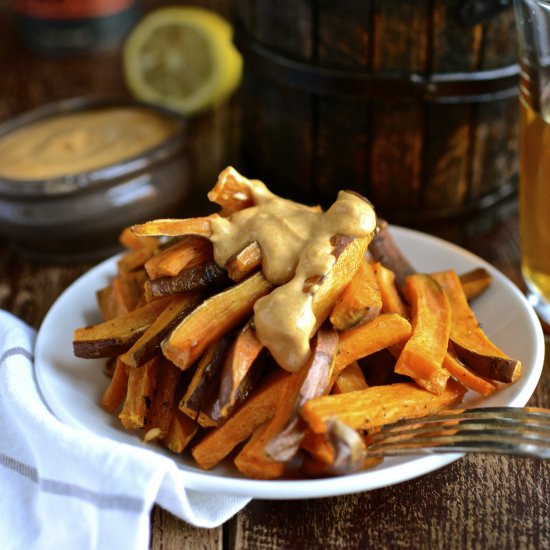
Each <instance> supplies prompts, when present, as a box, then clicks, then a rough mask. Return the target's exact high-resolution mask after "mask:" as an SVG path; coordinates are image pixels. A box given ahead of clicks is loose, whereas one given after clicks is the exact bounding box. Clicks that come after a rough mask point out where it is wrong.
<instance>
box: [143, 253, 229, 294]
mask: <svg viewBox="0 0 550 550" xmlns="http://www.w3.org/2000/svg"><path fill="white" fill-rule="evenodd" d="M228 282H229V279H228V278H227V272H226V271H225V269H223V268H222V267H219V266H218V265H217V264H216V263H215V262H213V261H208V262H205V263H204V264H201V265H195V266H193V267H186V268H185V269H182V270H181V271H180V272H179V273H178V274H177V275H173V276H171V277H159V278H158V279H152V280H149V281H146V283H145V293H146V294H147V296H149V297H152V298H159V297H160V296H169V295H171V294H178V293H179V292H187V291H190V290H204V289H207V288H208V289H214V288H219V287H222V286H226V285H227V283H228Z"/></svg>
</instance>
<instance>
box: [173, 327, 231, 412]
mask: <svg viewBox="0 0 550 550" xmlns="http://www.w3.org/2000/svg"><path fill="white" fill-rule="evenodd" d="M229 344H230V341H229V336H227V335H224V336H222V337H221V338H220V339H219V340H216V341H214V342H212V343H211V344H210V346H208V348H206V351H205V352H204V353H203V354H202V356H201V358H200V360H199V363H198V365H197V368H196V369H195V372H194V373H193V377H192V378H191V382H190V383H189V386H188V387H187V389H186V391H185V394H184V396H183V397H182V398H181V401H180V403H179V409H180V411H182V412H183V413H185V414H186V415H187V416H189V418H193V419H194V420H196V419H197V418H198V416H199V413H200V410H201V408H202V406H203V404H204V403H205V400H206V398H207V397H208V394H209V392H210V391H212V387H213V383H214V381H215V380H218V378H219V374H220V373H221V369H222V367H223V361H224V358H225V355H226V353H227V348H228V347H229Z"/></svg>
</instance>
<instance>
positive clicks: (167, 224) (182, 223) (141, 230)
mask: <svg viewBox="0 0 550 550" xmlns="http://www.w3.org/2000/svg"><path fill="white" fill-rule="evenodd" d="M216 216H217V214H212V215H210V216H203V217H202V218H185V219H172V218H164V219H160V220H152V221H149V222H145V223H142V224H138V225H133V226H132V231H133V232H134V235H136V236H138V237H151V236H152V237H181V236H184V235H194V236H196V237H206V238H209V237H210V236H211V235H212V227H211V225H210V222H211V221H212V218H214V217H216Z"/></svg>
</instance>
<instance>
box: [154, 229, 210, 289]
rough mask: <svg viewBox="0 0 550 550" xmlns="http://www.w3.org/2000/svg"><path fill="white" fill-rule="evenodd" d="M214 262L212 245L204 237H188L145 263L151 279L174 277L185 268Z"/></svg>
mask: <svg viewBox="0 0 550 550" xmlns="http://www.w3.org/2000/svg"><path fill="white" fill-rule="evenodd" d="M208 260H212V243H211V242H210V241H209V240H208V239H204V238H202V237H193V236H186V237H183V239H181V240H177V241H176V242H174V243H171V244H170V245H169V246H167V247H166V248H163V249H161V250H159V251H158V252H157V253H156V254H155V255H154V256H152V257H151V258H149V259H148V260H147V261H146V262H145V271H146V272H147V275H149V278H151V279H158V278H159V277H172V276H173V275H177V274H178V273H179V272H180V271H181V270H182V269H183V268H185V267H190V266H193V265H199V264H202V263H204V262H206V261H208Z"/></svg>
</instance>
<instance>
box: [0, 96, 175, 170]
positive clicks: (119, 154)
mask: <svg viewBox="0 0 550 550" xmlns="http://www.w3.org/2000/svg"><path fill="white" fill-rule="evenodd" d="M177 128H178V123H177V121H175V120H173V119H170V118H169V117H165V116H162V115H161V114H158V113H156V112H154V111H151V110H147V109H144V108H141V107H113V108H104V109H98V110H90V111H82V112H78V113H69V114H63V115H57V116H52V117H49V118H47V119H44V120H41V121H38V122H35V123H33V124H30V125H29V126H25V127H23V128H19V129H17V130H14V131H13V132H11V133H10V134H8V135H6V136H4V137H2V138H0V177H3V178H8V179H14V180H41V179H47V178H55V177H59V176H64V175H66V174H78V173H81V172H88V171H90V170H96V169H99V168H103V167H105V166H108V165H110V164H113V163H116V162H120V161H123V160H127V159H129V158H131V157H133V156H135V155H138V154H139V153H142V152H143V151H145V150H146V149H149V148H151V147H154V146H156V145H158V144H160V143H161V142H162V141H164V140H165V139H166V138H167V137H169V136H170V135H171V134H174V133H175V131H176V130H177Z"/></svg>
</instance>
